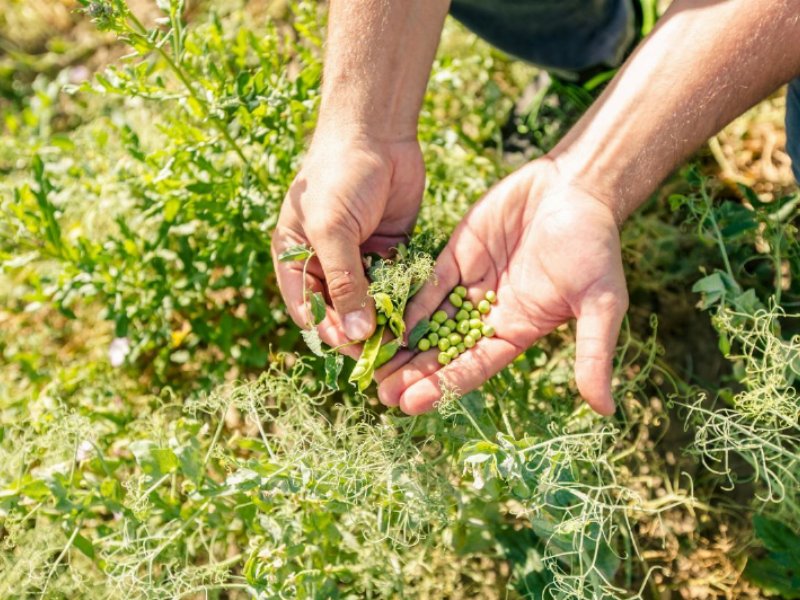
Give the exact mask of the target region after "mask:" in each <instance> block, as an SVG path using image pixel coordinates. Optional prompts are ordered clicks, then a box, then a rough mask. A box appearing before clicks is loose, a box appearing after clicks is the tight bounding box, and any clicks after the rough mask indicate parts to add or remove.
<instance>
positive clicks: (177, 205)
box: [164, 198, 181, 223]
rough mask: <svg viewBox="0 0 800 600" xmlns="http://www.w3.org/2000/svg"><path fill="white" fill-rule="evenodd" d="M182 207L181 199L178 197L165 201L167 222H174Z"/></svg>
mask: <svg viewBox="0 0 800 600" xmlns="http://www.w3.org/2000/svg"><path fill="white" fill-rule="evenodd" d="M180 209H181V201H180V200H178V199H176V198H171V199H170V200H167V201H166V202H165V203H164V220H165V221H166V222H167V223H172V222H173V221H174V220H175V217H176V216H178V211H179V210H180Z"/></svg>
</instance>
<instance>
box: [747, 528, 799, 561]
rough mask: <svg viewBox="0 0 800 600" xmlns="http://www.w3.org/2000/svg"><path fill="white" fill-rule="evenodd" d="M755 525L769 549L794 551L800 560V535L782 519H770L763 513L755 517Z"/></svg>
mask: <svg viewBox="0 0 800 600" xmlns="http://www.w3.org/2000/svg"><path fill="white" fill-rule="evenodd" d="M753 526H754V528H755V530H756V537H758V539H759V540H761V541H762V542H763V544H764V546H765V547H766V548H767V550H770V551H771V552H790V553H792V552H794V553H796V555H797V560H798V562H800V535H798V534H796V533H795V532H794V531H792V530H791V529H790V528H789V527H787V526H786V525H784V524H783V523H781V522H780V521H776V520H774V519H769V518H767V517H765V516H763V515H755V516H754V517H753ZM798 574H800V573H798Z"/></svg>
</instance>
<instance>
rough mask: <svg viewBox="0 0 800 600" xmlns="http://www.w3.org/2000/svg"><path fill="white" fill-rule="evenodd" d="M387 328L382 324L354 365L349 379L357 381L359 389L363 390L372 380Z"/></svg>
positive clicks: (365, 344) (351, 381)
mask: <svg viewBox="0 0 800 600" xmlns="http://www.w3.org/2000/svg"><path fill="white" fill-rule="evenodd" d="M385 329H386V326H385V325H380V326H379V327H378V328H377V329H376V330H375V333H373V334H372V337H371V338H369V339H368V340H367V341H366V342H365V343H364V349H363V350H362V351H361V356H360V357H359V359H358V361H357V362H356V366H355V367H353V371H352V372H351V373H350V378H349V379H348V381H349V382H350V383H355V384H356V385H357V386H358V391H359V392H363V391H364V390H366V389H367V388H368V387H369V384H370V382H371V381H372V375H373V374H374V373H375V362H376V361H377V360H378V353H379V352H380V349H381V340H382V339H383V332H384V330H385Z"/></svg>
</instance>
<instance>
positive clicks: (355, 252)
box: [272, 131, 425, 356]
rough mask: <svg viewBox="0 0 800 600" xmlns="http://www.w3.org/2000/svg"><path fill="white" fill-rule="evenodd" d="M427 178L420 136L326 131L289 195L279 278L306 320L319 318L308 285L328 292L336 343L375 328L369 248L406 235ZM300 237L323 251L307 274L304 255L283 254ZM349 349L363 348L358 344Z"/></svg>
mask: <svg viewBox="0 0 800 600" xmlns="http://www.w3.org/2000/svg"><path fill="white" fill-rule="evenodd" d="M424 184H425V167H424V164H423V161H422V154H421V152H420V149H419V144H418V143H417V141H416V140H402V141H392V142H387V141H380V140H376V139H372V138H370V137H368V136H365V135H350V134H347V133H343V132H334V133H329V134H326V133H322V132H319V131H318V133H317V135H315V137H314V141H313V143H312V146H311V149H310V150H309V153H308V156H307V157H306V159H305V161H304V163H303V167H302V169H301V170H300V172H299V173H298V175H297V177H296V178H295V180H294V182H293V183H292V185H291V187H290V189H289V192H288V194H287V196H286V198H285V200H284V202H283V206H282V207H281V212H280V215H279V217H278V224H277V227H276V229H275V233H274V236H273V238H272V255H273V261H274V264H275V270H276V272H277V276H278V285H279V287H280V290H281V293H282V295H283V297H284V299H285V301H286V306H287V308H288V311H289V314H290V315H291V317H292V319H293V320H294V321H295V322H296V323H297V324H298V325H299V326H301V327H306V326H307V325H308V324H309V322H311V317H310V309H309V307H307V306H305V305H304V289H305V290H308V291H311V292H322V293H323V294H324V296H325V298H326V301H327V302H328V304H329V305H330V304H332V305H333V308H332V309H331V308H330V306H329V307H328V309H327V317H326V319H325V320H324V321H323V322H322V323H321V324H320V326H319V333H320V337H321V338H322V340H323V341H324V342H326V343H327V344H329V345H331V346H334V347H335V346H341V345H343V344H346V343H347V342H349V341H355V340H363V339H366V338H368V337H369V336H370V335H371V334H372V332H373V330H374V329H375V310H374V306H373V304H372V301H371V300H370V299H369V297H368V296H367V286H368V283H367V279H366V276H365V275H364V267H363V264H362V260H361V256H362V253H364V252H377V253H379V254H383V253H386V252H387V251H388V250H389V249H390V248H392V247H394V246H397V244H398V243H399V242H401V241H405V239H406V236H407V234H408V232H409V231H410V230H411V228H412V227H413V225H414V222H415V220H416V217H417V212H418V210H419V204H420V201H421V198H422V191H423V187H424ZM297 244H305V245H307V246H310V247H311V248H313V249H314V251H315V256H314V258H312V259H311V261H310V262H309V264H308V267H307V270H306V275H305V280H304V278H303V267H304V265H303V263H302V262H280V261H279V260H278V258H277V257H278V256H279V255H280V254H281V253H282V252H284V251H285V250H286V249H287V248H289V247H291V246H294V245H297ZM342 351H343V352H345V353H347V354H349V355H351V356H357V355H358V350H357V349H356V348H354V347H353V346H345V347H344V348H342Z"/></svg>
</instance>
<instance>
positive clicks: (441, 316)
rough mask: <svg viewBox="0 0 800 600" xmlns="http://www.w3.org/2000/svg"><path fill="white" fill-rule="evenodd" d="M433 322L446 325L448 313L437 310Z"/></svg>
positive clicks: (432, 318)
mask: <svg viewBox="0 0 800 600" xmlns="http://www.w3.org/2000/svg"><path fill="white" fill-rule="evenodd" d="M431 320H433V321H435V322H437V323H439V324H441V323H444V322H445V321H447V313H446V312H444V311H443V310H437V311H436V312H435V313H433V316H432V317H431Z"/></svg>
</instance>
